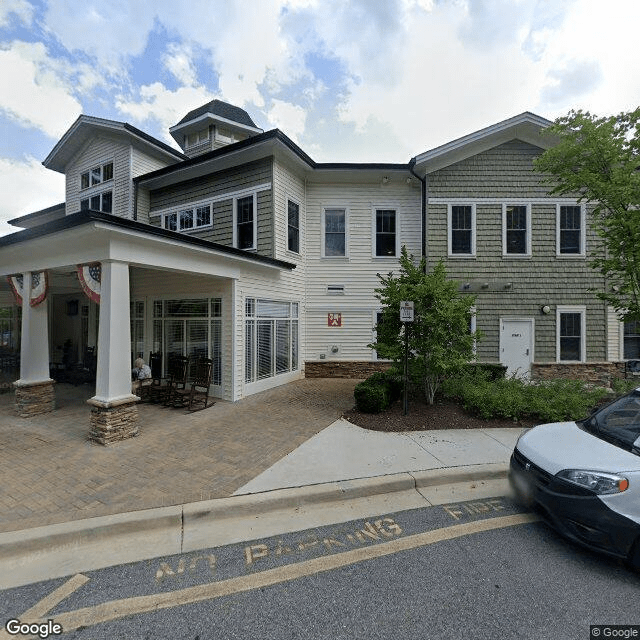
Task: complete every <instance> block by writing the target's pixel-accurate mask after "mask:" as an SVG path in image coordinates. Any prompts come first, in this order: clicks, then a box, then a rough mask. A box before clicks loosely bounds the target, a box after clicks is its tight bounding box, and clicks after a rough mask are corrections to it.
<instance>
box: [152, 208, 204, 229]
mask: <svg viewBox="0 0 640 640" xmlns="http://www.w3.org/2000/svg"><path fill="white" fill-rule="evenodd" d="M202 207H209V224H201V225H196V209H200V208H202ZM183 211H191V212H192V215H193V227H189V228H187V229H180V213H181V212H183ZM173 214H176V216H177V218H176V226H177V228H176V232H177V233H192V232H194V231H202V229H211V227H213V205H212V204H211V203H210V202H206V203H204V204H198V205H187V206H185V207H180V208H179V209H172V210H171V211H167V212H165V213H163V214H162V215H161V222H160V225H161V227H162V228H163V229H168V227H167V224H166V220H167V218H168V217H169V216H172V215H173Z"/></svg>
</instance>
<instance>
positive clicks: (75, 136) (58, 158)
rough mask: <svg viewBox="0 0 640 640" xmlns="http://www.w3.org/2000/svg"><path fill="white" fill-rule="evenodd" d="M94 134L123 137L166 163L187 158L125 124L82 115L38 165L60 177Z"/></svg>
mask: <svg viewBox="0 0 640 640" xmlns="http://www.w3.org/2000/svg"><path fill="white" fill-rule="evenodd" d="M96 131H100V132H103V133H108V134H111V135H113V136H123V137H124V138H126V139H127V140H129V141H136V142H137V143H138V144H140V145H141V146H142V147H144V148H146V149H147V150H148V151H150V152H151V153H153V154H154V155H160V156H161V157H163V158H165V159H166V160H167V161H168V162H176V161H178V160H184V159H185V158H186V157H187V156H185V155H184V154H183V153H181V152H180V151H178V150H176V149H174V148H173V147H170V146H169V145H168V144H165V143H164V142H162V141H161V140H157V139H156V138H154V137H153V136H150V135H149V134H148V133H145V132H144V131H141V130H140V129H138V128H136V127H134V126H133V125H130V124H129V123H128V122H118V121H116V120H106V119H104V118H95V117H93V116H86V115H84V114H83V115H81V116H79V117H78V119H77V120H76V121H75V122H74V123H73V124H72V125H71V126H70V127H69V129H68V130H67V132H66V133H65V134H64V135H63V136H62V138H60V140H59V141H58V143H57V144H56V146H55V147H53V149H52V150H51V152H50V153H49V155H48V156H47V157H46V158H45V159H44V161H43V162H42V164H43V165H44V166H45V167H47V169H52V170H53V171H58V172H60V173H64V172H65V168H66V166H67V165H68V163H69V162H70V161H71V160H72V159H73V157H74V156H75V155H76V154H77V153H78V152H79V151H80V149H81V148H82V147H83V146H84V144H85V143H86V142H87V141H88V140H89V139H90V138H92V137H93V136H95V134H96Z"/></svg>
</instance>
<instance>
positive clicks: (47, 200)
mask: <svg viewBox="0 0 640 640" xmlns="http://www.w3.org/2000/svg"><path fill="white" fill-rule="evenodd" d="M639 23H640V2H638V0H608V1H607V2H604V1H603V0H339V1H338V0H242V1H238V0H111V2H104V1H103V2H99V3H98V2H93V1H92V0H82V1H81V2H80V1H78V0H64V1H60V0H50V1H47V0H42V1H39V2H36V1H29V0H0V193H1V194H2V198H1V200H0V234H3V233H7V232H9V231H11V230H15V229H14V228H12V227H9V226H8V225H6V223H5V222H4V221H6V220H7V219H10V218H13V217H17V216H20V215H24V214H26V213H29V212H31V211H34V210H37V209H40V208H44V207H47V206H50V205H52V204H55V203H58V202H62V201H63V200H64V185H63V177H62V176H61V175H59V174H57V173H55V172H52V171H49V170H47V169H45V168H44V167H42V165H41V162H42V160H43V159H44V158H45V157H46V156H47V154H48V153H49V152H50V151H51V149H52V148H53V146H54V145H55V143H56V142H57V140H58V139H59V138H60V136H62V135H63V134H64V132H65V131H66V130H67V129H68V128H69V126H70V125H71V124H72V123H73V121H74V120H75V119H76V118H77V117H78V116H79V115H80V114H81V113H85V114H89V115H94V116H99V117H103V118H110V119H114V120H119V121H126V122H129V123H131V124H133V125H135V126H137V127H139V128H141V129H143V130H144V131H146V132H148V133H150V134H151V135H153V136H155V137H157V138H159V139H161V140H163V141H165V142H168V143H170V144H173V145H175V143H174V142H173V140H172V139H171V138H170V137H169V135H168V128H169V127H170V126H171V125H173V124H175V123H176V122H177V121H178V120H180V118H182V116H184V115H185V114H186V113H187V112H188V111H189V110H191V109H193V108H195V107H197V106H200V105H201V104H204V103H205V102H208V101H209V100H211V99H213V98H219V99H221V100H225V101H227V102H231V103H233V104H236V105H239V106H242V107H243V108H245V109H246V110H247V111H248V112H249V113H250V115H251V116H252V117H253V119H254V121H255V122H256V124H257V125H258V126H259V127H261V128H263V129H265V130H266V129H271V128H274V127H278V128H280V129H282V130H283V131H284V132H285V133H286V134H287V135H289V136H290V137H291V138H292V139H294V140H295V141H296V142H297V143H298V144H299V145H301V146H302V148H303V149H304V150H305V151H306V152H307V153H308V154H309V155H311V157H313V158H314V159H315V160H317V161H320V162H327V161H329V162H330V161H334V162H347V161H351V162H407V161H408V160H409V159H410V158H411V157H412V156H414V155H416V154H418V153H421V152H422V151H425V150H427V149H430V148H433V147H435V146H438V145H439V144H442V143H443V142H446V141H448V140H451V139H454V138H456V137H459V136H462V135H465V134H467V133H470V132H472V131H475V130H477V129H480V128H482V127H485V126H488V125H490V124H493V123H495V122H498V121H500V120H504V119H505V118H508V117H511V116H513V115H516V114H518V113H521V112H522V111H533V112H534V113H537V114H539V115H542V116H545V117H547V118H550V119H553V118H555V117H557V116H558V115H561V114H563V113H566V112H567V111H568V110H569V109H570V108H582V109H587V110H589V111H591V112H595V113H597V114H599V115H606V114H614V113H618V112H620V111H626V110H629V109H632V108H635V107H636V106H638V104H640V73H639V66H640V65H639V61H640V56H639V55H638V52H637V44H636V43H637V27H638V24H639Z"/></svg>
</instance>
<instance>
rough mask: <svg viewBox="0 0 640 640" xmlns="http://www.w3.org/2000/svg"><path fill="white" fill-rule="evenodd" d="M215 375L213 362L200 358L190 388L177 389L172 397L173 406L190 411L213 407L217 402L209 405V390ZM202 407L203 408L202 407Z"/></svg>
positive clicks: (209, 359)
mask: <svg viewBox="0 0 640 640" xmlns="http://www.w3.org/2000/svg"><path fill="white" fill-rule="evenodd" d="M212 373H213V360H211V358H200V359H199V360H198V361H197V362H196V366H195V375H194V377H193V381H192V382H191V385H190V387H189V388H188V389H187V388H184V389H176V390H175V391H174V393H173V396H172V402H171V404H172V406H174V407H185V406H186V407H187V409H188V410H189V411H200V410H202V409H206V408H207V407H211V406H213V405H214V404H215V402H211V403H209V388H210V386H211V376H212ZM200 405H202V406H200Z"/></svg>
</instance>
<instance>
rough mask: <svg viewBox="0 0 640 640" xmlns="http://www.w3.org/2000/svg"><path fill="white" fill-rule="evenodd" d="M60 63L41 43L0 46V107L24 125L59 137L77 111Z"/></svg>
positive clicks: (16, 43)
mask: <svg viewBox="0 0 640 640" xmlns="http://www.w3.org/2000/svg"><path fill="white" fill-rule="evenodd" d="M64 67H65V65H64V63H61V62H59V61H56V60H54V59H51V58H49V55H48V52H47V49H46V48H45V46H44V45H43V44H41V43H36V44H32V43H26V42H13V43H11V44H10V45H9V46H8V47H5V48H0V110H2V111H4V112H5V113H7V114H8V115H9V117H10V118H11V119H13V120H15V121H17V122H19V123H20V124H22V125H24V126H31V127H36V128H38V129H40V130H42V131H43V132H44V133H46V134H47V135H49V136H51V137H53V138H59V137H60V136H61V135H62V134H63V133H64V132H65V131H66V129H67V128H68V127H69V125H70V124H71V122H73V120H75V119H76V118H77V117H78V115H80V113H81V111H82V109H81V106H80V103H79V102H78V101H77V100H76V99H75V98H74V97H73V95H72V86H71V84H70V81H69V79H68V77H66V76H67V73H66V71H68V70H67V69H65V68H64Z"/></svg>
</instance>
